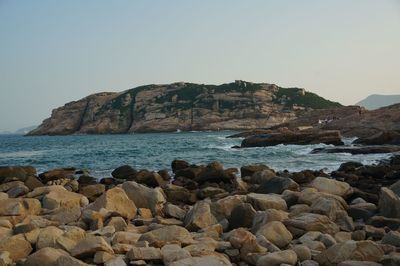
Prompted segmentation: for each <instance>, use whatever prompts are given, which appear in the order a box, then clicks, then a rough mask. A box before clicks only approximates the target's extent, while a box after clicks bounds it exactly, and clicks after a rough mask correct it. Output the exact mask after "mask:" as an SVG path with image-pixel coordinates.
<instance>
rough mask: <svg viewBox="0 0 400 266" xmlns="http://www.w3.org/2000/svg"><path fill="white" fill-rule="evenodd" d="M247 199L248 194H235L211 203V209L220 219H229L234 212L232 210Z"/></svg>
mask: <svg viewBox="0 0 400 266" xmlns="http://www.w3.org/2000/svg"><path fill="white" fill-rule="evenodd" d="M245 200H246V196H241V195H233V196H227V197H225V198H222V199H219V200H217V201H215V202H212V203H211V210H212V213H213V215H214V216H215V217H216V218H217V220H218V221H220V220H223V219H227V218H229V216H230V215H231V213H232V210H233V209H234V208H235V207H236V206H237V205H239V204H241V203H243V202H244V201H245Z"/></svg>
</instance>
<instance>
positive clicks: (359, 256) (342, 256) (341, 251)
mask: <svg viewBox="0 0 400 266" xmlns="http://www.w3.org/2000/svg"><path fill="white" fill-rule="evenodd" d="M383 255H384V252H383V250H382V249H381V248H380V247H379V245H378V244H375V243H374V242H372V241H370V240H364V241H353V240H349V241H346V242H344V243H339V244H336V245H333V246H331V247H330V248H328V249H327V250H325V251H323V252H322V253H320V254H319V255H317V256H316V257H315V260H316V261H318V262H319V264H321V265H324V266H325V265H326V266H331V265H332V266H333V265H337V264H339V263H341V262H344V261H347V260H361V261H373V262H378V261H380V260H381V259H382V258H383Z"/></svg>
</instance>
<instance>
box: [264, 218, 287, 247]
mask: <svg viewBox="0 0 400 266" xmlns="http://www.w3.org/2000/svg"><path fill="white" fill-rule="evenodd" d="M256 235H263V236H264V237H265V238H266V239H267V240H269V241H271V242H272V243H273V244H274V245H276V246H277V247H279V248H283V247H286V246H287V245H288V244H289V243H290V242H291V241H292V239H293V236H292V234H291V233H290V232H289V231H288V230H287V229H286V227H285V225H284V224H283V223H281V222H279V221H272V222H269V223H267V224H265V225H263V226H261V227H260V229H259V230H258V231H257V233H256Z"/></svg>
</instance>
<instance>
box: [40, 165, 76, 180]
mask: <svg viewBox="0 0 400 266" xmlns="http://www.w3.org/2000/svg"><path fill="white" fill-rule="evenodd" d="M74 174H75V168H60V169H53V170H50V171H46V172H44V173H41V174H40V175H39V178H40V180H41V181H42V182H43V183H47V182H49V181H53V180H57V179H64V178H66V179H73V178H74Z"/></svg>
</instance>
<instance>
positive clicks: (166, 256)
mask: <svg viewBox="0 0 400 266" xmlns="http://www.w3.org/2000/svg"><path fill="white" fill-rule="evenodd" d="M161 255H162V259H163V262H164V265H169V264H170V263H172V262H174V261H177V260H183V259H186V258H190V257H191V255H190V253H189V251H187V250H186V249H183V248H181V247H180V246H179V245H177V244H171V245H165V246H163V247H162V248H161Z"/></svg>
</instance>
